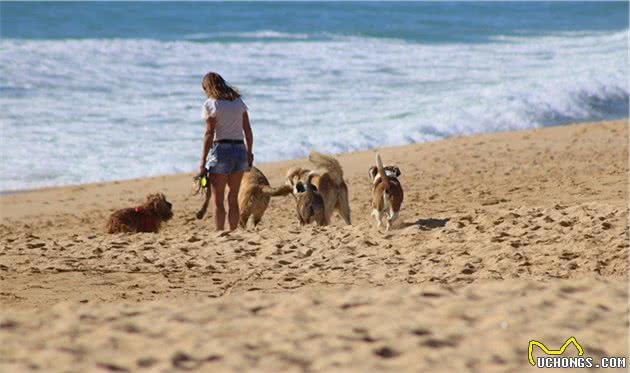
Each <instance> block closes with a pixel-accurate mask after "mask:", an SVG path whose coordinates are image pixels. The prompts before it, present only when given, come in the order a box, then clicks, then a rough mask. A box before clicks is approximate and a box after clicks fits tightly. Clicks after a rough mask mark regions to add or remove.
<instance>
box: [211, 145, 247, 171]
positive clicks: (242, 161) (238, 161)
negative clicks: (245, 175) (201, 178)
mask: <svg viewBox="0 0 630 373" xmlns="http://www.w3.org/2000/svg"><path fill="white" fill-rule="evenodd" d="M207 168H208V173H210V174H223V175H230V174H234V173H237V172H245V171H247V170H249V161H248V160H247V148H246V147H245V144H230V143H214V144H213V146H212V149H211V150H210V154H209V157H208V164H207Z"/></svg>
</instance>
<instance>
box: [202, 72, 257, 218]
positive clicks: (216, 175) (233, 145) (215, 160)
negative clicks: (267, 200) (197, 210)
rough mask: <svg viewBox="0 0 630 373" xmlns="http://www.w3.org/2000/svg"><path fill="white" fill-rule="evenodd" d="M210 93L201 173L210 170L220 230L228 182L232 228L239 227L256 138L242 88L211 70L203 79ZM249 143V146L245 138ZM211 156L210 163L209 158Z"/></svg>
mask: <svg viewBox="0 0 630 373" xmlns="http://www.w3.org/2000/svg"><path fill="white" fill-rule="evenodd" d="M201 86H202V88H203V90H204V92H205V93H206V95H207V96H208V99H207V100H206V102H204V104H203V110H202V117H203V119H204V120H205V122H206V132H205V135H204V140H203V151H202V153H201V164H200V165H199V174H200V175H202V174H203V173H204V172H206V165H207V170H208V173H209V174H210V185H211V187H212V197H213V198H214V223H215V226H216V229H217V230H223V229H224V226H225V207H224V206H223V200H224V195H225V186H226V185H227V186H228V189H229V191H228V208H229V212H228V221H229V225H230V230H234V229H236V227H237V225H238V219H239V208H238V191H239V188H240V185H241V178H242V177H243V172H245V171H247V170H248V169H249V168H250V167H251V166H252V162H253V159H254V155H253V153H252V145H253V143H254V138H253V135H252V129H251V127H250V125H249V116H248V115H247V106H246V105H245V103H244V102H243V100H241V95H240V93H239V92H238V90H236V89H234V88H233V87H230V86H229V85H228V84H227V83H226V82H225V80H224V79H223V78H222V77H221V75H219V74H217V73H214V72H209V73H207V74H206V75H205V76H204V77H203V80H202V82H201ZM243 140H245V142H246V143H247V146H245V142H244V141H243ZM208 153H210V154H209V155H210V159H208V161H207V164H206V158H207V157H208Z"/></svg>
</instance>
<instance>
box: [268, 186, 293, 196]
mask: <svg viewBox="0 0 630 373" xmlns="http://www.w3.org/2000/svg"><path fill="white" fill-rule="evenodd" d="M292 191H293V188H292V187H291V186H290V185H283V186H279V187H275V188H272V187H270V186H264V187H263V188H262V192H263V193H265V194H269V195H270V196H272V197H278V196H286V195H287V194H291V192H292Z"/></svg>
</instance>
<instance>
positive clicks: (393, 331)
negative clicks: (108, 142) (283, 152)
mask: <svg viewBox="0 0 630 373" xmlns="http://www.w3.org/2000/svg"><path fill="white" fill-rule="evenodd" d="M378 151H379V153H380V154H381V156H382V157H383V160H384V161H385V163H386V164H396V165H397V166H398V167H400V169H401V171H402V175H401V177H400V180H401V182H402V185H403V187H404V190H405V201H404V203H403V208H402V211H401V217H400V219H399V220H398V222H397V224H396V225H395V226H394V228H393V229H392V230H391V231H390V232H388V233H384V232H378V231H377V230H376V228H375V227H374V224H373V221H372V220H371V217H370V184H369V182H368V180H367V168H368V167H369V166H370V165H372V164H373V162H374V154H375V150H373V151H366V152H357V153H347V154H339V155H336V157H337V159H338V160H339V162H340V163H341V165H342V166H343V168H344V173H345V180H346V182H347V183H348V185H349V190H350V197H351V208H352V217H353V225H352V226H346V225H344V224H343V223H342V221H341V219H340V218H339V217H338V216H335V217H333V225H332V226H328V227H315V226H309V227H305V228H302V227H300V226H299V225H298V223H297V219H296V216H295V203H294V200H293V198H292V197H290V196H287V197H276V198H274V199H273V200H272V202H271V205H270V208H269V209H268V210H267V213H266V215H265V216H264V218H263V221H262V223H261V225H260V226H259V227H257V228H255V229H254V228H249V229H247V230H237V231H235V232H232V233H217V232H215V231H214V230H213V227H212V226H213V225H212V220H211V219H212V211H210V212H209V214H208V216H206V218H205V219H204V220H201V221H200V220H197V219H196V218H195V216H194V215H195V212H196V211H197V209H198V208H199V206H200V205H201V202H202V201H201V199H200V197H199V196H193V195H191V193H190V192H191V180H192V175H191V174H186V175H174V176H164V177H155V178H145V179H138V180H130V181H120V182H112V183H98V184H87V185H81V186H71V187H60V188H47V189H42V190H37V191H29V192H20V193H14V194H8V195H3V196H0V204H1V205H0V206H1V219H0V245H1V249H0V302H1V307H2V312H1V313H0V366H1V367H2V369H0V370H2V371H6V372H30V371H33V372H34V371H40V372H87V371H96V372H99V371H105V372H107V371H109V372H137V371H138V372H139V371H151V372H174V371H198V372H243V371H256V372H279V371H289V372H376V371H382V372H428V371H431V372H495V371H496V372H523V371H539V370H538V369H537V368H534V367H532V366H531V365H530V364H529V362H528V356H527V348H528V342H529V341H530V340H532V339H534V340H538V341H541V342H544V343H545V344H546V345H547V346H550V347H553V348H558V347H560V346H561V345H562V344H563V343H564V341H565V340H567V339H568V338H569V337H571V336H573V337H575V338H576V339H577V341H579V342H580V344H581V346H582V347H583V348H584V355H585V356H592V357H594V358H597V359H599V358H600V357H603V356H626V357H627V352H628V347H629V346H628V333H627V330H628V266H629V262H628V222H627V218H628V216H627V215H628V122H627V121H624V120H622V121H612V122H600V123H587V124H575V125H566V126H558V127H549V128H543V129H535V130H528V131H521V132H506V133H496V134H486V135H479V136H472V137H460V138H451V139H447V140H442V141H437V142H430V143H422V144H414V145H408V146H402V147H395V148H381V149H378ZM298 165H302V166H308V165H309V164H308V161H307V160H303V159H302V160H294V161H286V162H277V163H270V164H262V165H259V168H260V169H261V170H262V171H263V172H264V173H265V174H266V175H267V177H268V178H269V180H270V182H271V184H272V185H279V184H282V183H283V182H284V174H285V172H286V170H287V169H288V168H289V167H291V166H298ZM152 192H162V193H164V194H165V195H166V196H167V198H168V199H169V200H170V201H171V202H173V205H174V212H175V217H174V218H173V219H172V220H171V221H170V222H168V223H167V224H166V225H165V226H164V229H163V230H162V231H161V232H160V233H159V234H136V235H107V234H105V233H104V225H105V222H106V219H107V217H108V216H109V214H111V212H113V211H114V210H115V209H118V208H122V207H132V206H136V205H138V204H139V203H141V202H142V200H143V198H144V196H145V195H146V194H148V193H152ZM536 354H537V356H540V351H538V350H536ZM567 354H568V356H575V351H567ZM556 371H561V370H556ZM567 371H574V370H567ZM605 371H609V372H610V371H615V370H614V369H606V370H605ZM622 371H625V369H624V370H622Z"/></svg>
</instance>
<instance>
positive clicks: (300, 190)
mask: <svg viewBox="0 0 630 373" xmlns="http://www.w3.org/2000/svg"><path fill="white" fill-rule="evenodd" d="M294 190H295V192H296V193H304V192H306V188H304V184H303V183H302V182H301V181H298V182H297V183H296V184H295V187H294Z"/></svg>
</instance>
